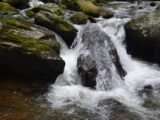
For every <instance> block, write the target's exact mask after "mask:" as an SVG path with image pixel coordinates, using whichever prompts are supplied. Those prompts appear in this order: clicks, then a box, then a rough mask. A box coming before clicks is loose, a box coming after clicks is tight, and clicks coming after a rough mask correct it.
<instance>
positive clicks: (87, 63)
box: [77, 55, 98, 88]
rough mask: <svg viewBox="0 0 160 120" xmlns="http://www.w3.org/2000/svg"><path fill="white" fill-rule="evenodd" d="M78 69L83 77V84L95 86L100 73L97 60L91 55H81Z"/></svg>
mask: <svg viewBox="0 0 160 120" xmlns="http://www.w3.org/2000/svg"><path fill="white" fill-rule="evenodd" d="M77 69H78V73H79V75H80V77H81V79H82V85H84V86H86V87H91V88H94V87H95V86H96V77H97V74H98V70H97V67H96V63H95V61H94V60H93V59H92V58H91V57H90V56H85V55H80V56H79V57H78V61H77Z"/></svg>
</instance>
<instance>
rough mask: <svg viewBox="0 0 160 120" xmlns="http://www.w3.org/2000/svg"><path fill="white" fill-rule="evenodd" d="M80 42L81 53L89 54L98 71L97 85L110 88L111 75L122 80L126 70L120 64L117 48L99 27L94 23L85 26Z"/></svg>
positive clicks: (106, 88)
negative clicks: (81, 46)
mask: <svg viewBox="0 0 160 120" xmlns="http://www.w3.org/2000/svg"><path fill="white" fill-rule="evenodd" d="M82 43H83V48H81V49H82V51H81V53H82V54H88V55H90V57H91V59H92V60H93V61H95V62H96V67H97V69H98V71H100V72H98V75H97V78H96V79H98V81H100V82H99V83H100V84H97V85H100V86H101V88H103V89H105V90H108V89H112V81H114V79H113V76H114V77H115V76H116V77H117V78H118V79H119V80H121V79H122V80H123V77H124V76H125V75H126V72H125V70H124V69H123V67H122V65H121V62H120V60H119V56H118V54H117V50H116V48H115V46H114V44H113V43H112V41H111V39H110V37H109V36H108V35H107V34H106V33H105V32H103V31H102V30H101V28H99V27H98V26H97V25H95V24H94V25H92V26H87V27H86V28H85V29H84V32H83V35H82ZM113 68H114V71H113Z"/></svg>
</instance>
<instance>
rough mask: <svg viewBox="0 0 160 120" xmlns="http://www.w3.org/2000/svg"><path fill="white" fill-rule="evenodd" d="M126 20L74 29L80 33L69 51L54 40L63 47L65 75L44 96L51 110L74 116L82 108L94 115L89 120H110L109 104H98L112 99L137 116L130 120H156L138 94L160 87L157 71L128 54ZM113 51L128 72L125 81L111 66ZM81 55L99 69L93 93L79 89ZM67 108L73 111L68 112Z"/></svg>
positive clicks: (62, 55) (104, 22) (158, 69)
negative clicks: (78, 64) (148, 88)
mask: <svg viewBox="0 0 160 120" xmlns="http://www.w3.org/2000/svg"><path fill="white" fill-rule="evenodd" d="M129 20H130V19H128V18H125V19H120V18H111V19H108V20H104V19H99V22H98V23H87V24H86V25H83V26H75V27H76V28H77V29H78V31H79V32H78V35H77V37H76V39H75V41H74V43H73V45H72V47H71V49H68V48H67V46H66V45H65V43H64V42H63V41H62V40H61V38H59V37H57V38H58V40H59V42H60V43H61V46H62V48H61V57H62V58H63V59H64V60H65V62H66V66H65V70H64V73H63V74H62V75H60V76H59V77H58V78H57V80H56V83H55V84H53V85H52V86H51V89H50V91H49V93H48V95H47V100H48V101H49V102H50V103H51V105H52V107H53V109H57V110H58V109H61V108H63V110H64V108H65V107H66V108H67V111H65V110H64V112H67V113H68V112H69V113H68V114H74V112H76V110H75V109H76V108H83V109H87V110H89V111H90V112H91V113H93V114H94V115H96V116H94V117H95V118H92V120H109V117H110V116H111V114H112V110H111V108H110V107H109V106H108V103H106V104H102V106H100V103H101V102H103V100H110V99H114V100H116V101H118V102H120V104H122V108H125V107H127V110H128V111H131V112H133V113H134V114H135V115H137V114H138V116H140V117H138V118H136V117H135V119H133V120H149V119H153V120H158V119H157V117H156V116H155V114H157V111H150V110H148V109H147V108H144V107H143V106H142V104H143V103H144V98H143V97H142V98H141V97H140V96H138V90H141V89H142V88H143V87H144V86H145V85H152V86H156V85H157V84H160V68H158V67H157V66H156V65H150V64H148V63H145V62H142V61H139V60H135V59H133V58H132V57H131V56H130V55H128V54H127V52H126V48H125V44H124V39H125V31H124V24H125V23H127V22H128V21H129ZM112 50H116V52H117V54H118V57H119V61H120V63H121V65H122V68H123V69H124V70H125V71H126V72H127V75H126V76H124V77H122V76H120V74H119V73H118V70H117V67H116V65H115V63H114V59H115V56H113V54H110V53H111V51H112ZM81 54H85V55H90V56H91V57H92V58H93V59H94V60H95V62H96V66H97V68H98V75H97V78H96V81H97V86H96V90H94V89H90V88H87V87H83V86H82V83H81V79H80V76H79V75H78V73H77V67H76V66H77V59H78V56H79V55H81ZM155 94H156V95H157V94H159V93H155ZM104 103H105V102H104ZM109 104H111V105H114V104H115V103H114V102H111V103H110V102H109ZM118 104H119V103H118ZM123 105H124V106H125V107H124V106H123ZM69 106H74V107H71V108H72V109H69ZM71 111H72V112H71ZM86 119H88V118H86Z"/></svg>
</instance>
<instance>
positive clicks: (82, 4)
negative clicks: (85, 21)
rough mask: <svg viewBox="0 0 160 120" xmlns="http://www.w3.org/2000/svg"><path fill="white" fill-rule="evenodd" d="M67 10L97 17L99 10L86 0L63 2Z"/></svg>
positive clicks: (67, 0) (65, 0) (66, 0)
mask: <svg viewBox="0 0 160 120" xmlns="http://www.w3.org/2000/svg"><path fill="white" fill-rule="evenodd" d="M63 4H66V5H67V7H68V8H69V9H73V10H76V11H81V12H84V13H86V14H88V15H91V16H95V17H98V16H99V15H100V12H101V11H100V8H99V7H98V6H96V5H94V4H93V3H92V2H91V1H88V0H63Z"/></svg>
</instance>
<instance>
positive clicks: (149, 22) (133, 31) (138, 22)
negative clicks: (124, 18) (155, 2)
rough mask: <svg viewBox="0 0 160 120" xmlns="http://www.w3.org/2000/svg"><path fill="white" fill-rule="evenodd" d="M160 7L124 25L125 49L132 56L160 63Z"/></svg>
mask: <svg viewBox="0 0 160 120" xmlns="http://www.w3.org/2000/svg"><path fill="white" fill-rule="evenodd" d="M159 19H160V9H159V8H157V9H156V10H155V11H154V12H152V13H150V14H147V15H144V16H142V17H140V18H137V19H135V20H132V21H130V22H129V23H128V24H126V25H125V30H126V42H127V50H128V52H129V53H131V54H132V55H133V56H135V57H138V58H142V59H144V60H148V61H150V62H156V63H159V64H160V34H159V33H160V21H159Z"/></svg>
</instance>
